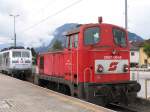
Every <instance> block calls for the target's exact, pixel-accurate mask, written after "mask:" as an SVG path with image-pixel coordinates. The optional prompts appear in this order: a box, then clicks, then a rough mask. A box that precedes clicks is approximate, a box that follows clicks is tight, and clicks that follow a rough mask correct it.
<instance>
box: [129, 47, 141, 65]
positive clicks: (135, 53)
mask: <svg viewBox="0 0 150 112" xmlns="http://www.w3.org/2000/svg"><path fill="white" fill-rule="evenodd" d="M139 56H140V54H139V47H138V46H134V45H132V44H130V66H131V67H135V66H137V65H139V61H140V60H139Z"/></svg>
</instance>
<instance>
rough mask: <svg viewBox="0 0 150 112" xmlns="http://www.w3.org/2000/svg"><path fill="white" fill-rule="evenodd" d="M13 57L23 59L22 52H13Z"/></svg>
mask: <svg viewBox="0 0 150 112" xmlns="http://www.w3.org/2000/svg"><path fill="white" fill-rule="evenodd" d="M12 55H13V57H14V58H15V57H21V52H20V51H13V53H12Z"/></svg>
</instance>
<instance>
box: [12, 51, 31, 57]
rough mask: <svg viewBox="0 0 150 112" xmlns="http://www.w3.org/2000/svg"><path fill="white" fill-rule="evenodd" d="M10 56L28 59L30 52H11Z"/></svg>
mask: <svg viewBox="0 0 150 112" xmlns="http://www.w3.org/2000/svg"><path fill="white" fill-rule="evenodd" d="M12 56H13V57H14V58H16V57H17V58H18V57H24V58H29V57H30V52H27V51H22V52H21V51H13V52H12Z"/></svg>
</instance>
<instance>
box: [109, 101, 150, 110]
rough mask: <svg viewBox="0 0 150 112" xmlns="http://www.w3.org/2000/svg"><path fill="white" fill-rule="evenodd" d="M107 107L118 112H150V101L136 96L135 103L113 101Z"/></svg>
mask: <svg viewBox="0 0 150 112" xmlns="http://www.w3.org/2000/svg"><path fill="white" fill-rule="evenodd" d="M107 108H109V109H112V110H115V111H117V112H150V101H149V100H146V99H142V98H136V100H135V101H134V102H133V103H130V104H128V105H121V104H114V103H111V104H109V105H108V106H107Z"/></svg>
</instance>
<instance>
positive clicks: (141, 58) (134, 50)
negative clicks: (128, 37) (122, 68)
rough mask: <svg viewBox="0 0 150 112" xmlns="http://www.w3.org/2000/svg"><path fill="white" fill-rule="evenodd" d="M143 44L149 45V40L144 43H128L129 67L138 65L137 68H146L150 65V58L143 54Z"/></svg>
mask: <svg viewBox="0 0 150 112" xmlns="http://www.w3.org/2000/svg"><path fill="white" fill-rule="evenodd" d="M144 43H149V44H150V39H149V40H146V41H144V42H132V43H130V64H131V66H132V67H133V66H135V64H138V65H139V66H141V67H142V66H146V65H147V64H150V58H149V59H148V56H147V55H146V54H145V52H144V50H143V49H144V48H143V46H144Z"/></svg>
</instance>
